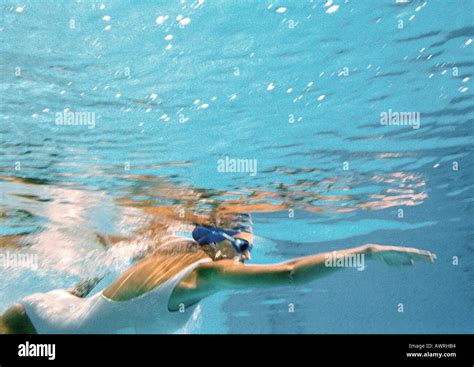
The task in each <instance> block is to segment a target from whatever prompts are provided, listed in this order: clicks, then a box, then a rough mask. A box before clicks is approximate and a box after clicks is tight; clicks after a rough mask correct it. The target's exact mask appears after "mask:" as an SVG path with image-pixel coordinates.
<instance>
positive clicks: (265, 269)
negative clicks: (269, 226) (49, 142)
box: [0, 225, 436, 334]
mask: <svg viewBox="0 0 474 367" xmlns="http://www.w3.org/2000/svg"><path fill="white" fill-rule="evenodd" d="M192 236H193V238H194V240H191V239H186V238H181V237H174V238H173V239H172V240H171V241H168V242H169V243H168V244H167V245H165V246H160V247H158V248H157V250H156V251H154V252H153V253H152V254H150V255H149V256H147V257H145V258H143V259H141V260H139V261H138V262H136V263H135V264H134V265H132V266H131V267H130V268H129V269H128V270H126V271H125V272H124V273H123V274H122V275H121V276H120V277H119V278H118V279H116V280H115V281H114V282H113V283H112V284H110V285H109V286H108V287H107V288H105V289H104V290H103V291H100V292H98V293H96V294H94V295H92V296H89V297H85V296H86V295H87V293H88V292H89V291H90V290H91V289H92V286H87V285H86V287H85V291H84V289H82V288H81V287H79V288H78V289H79V290H78V289H76V290H75V291H71V292H70V291H66V290H53V291H51V292H48V293H37V294H33V295H31V296H28V297H26V298H24V299H23V300H22V301H21V302H20V303H18V304H16V305H13V306H12V307H10V308H9V309H8V310H7V311H6V312H5V313H4V314H3V315H2V316H0V333H40V334H41V333H59V334H61V333H135V332H137V333H157V332H158V333H173V332H176V331H178V330H179V329H181V328H182V327H183V326H185V325H186V323H187V322H188V321H189V320H190V319H191V317H192V315H193V310H194V309H195V306H196V305H197V304H198V303H199V301H201V300H202V299H204V298H205V297H207V296H209V295H212V294H214V293H216V292H219V291H221V290H226V289H247V288H252V287H270V286H281V285H290V284H301V283H305V282H309V281H312V280H314V279H317V278H319V277H322V276H325V275H328V274H330V273H332V272H333V271H335V270H337V269H339V267H330V266H326V260H327V258H328V256H333V255H334V252H331V253H320V254H316V255H311V256H305V257H300V258H295V259H293V260H289V261H285V262H282V263H278V264H268V265H247V264H246V263H245V262H246V261H247V260H249V259H250V252H251V251H252V248H253V235H252V233H251V231H249V230H241V229H240V230H228V229H223V228H219V227H216V226H210V225H196V226H195V227H194V229H193V231H192ZM349 255H363V256H364V257H365V258H366V259H378V260H382V261H384V262H386V263H388V264H390V265H410V264H413V263H414V262H415V261H418V260H427V261H430V262H432V261H434V260H435V259H436V256H435V255H434V254H432V253H430V252H428V251H424V250H419V249H416V248H407V247H396V246H381V245H373V244H368V245H363V246H360V247H355V248H350V249H345V250H339V251H337V257H338V258H342V257H345V256H349ZM86 283H87V282H86ZM93 285H95V283H94V284H93ZM78 295H79V296H78Z"/></svg>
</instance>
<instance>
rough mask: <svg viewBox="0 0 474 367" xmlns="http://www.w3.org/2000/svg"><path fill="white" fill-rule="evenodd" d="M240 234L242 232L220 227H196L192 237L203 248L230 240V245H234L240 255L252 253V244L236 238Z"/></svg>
mask: <svg viewBox="0 0 474 367" xmlns="http://www.w3.org/2000/svg"><path fill="white" fill-rule="evenodd" d="M239 233H241V232H239V231H234V230H231V229H224V228H219V227H211V226H196V228H194V230H193V233H192V235H193V238H194V240H195V241H196V242H197V243H199V245H201V246H204V245H208V244H211V243H218V242H222V241H225V240H228V241H229V242H230V243H232V246H233V247H234V249H235V251H237V252H238V253H240V254H242V253H244V252H245V251H249V252H250V251H252V249H253V244H252V243H250V242H248V241H247V240H244V239H241V238H235V237H234V236H235V235H237V234H239Z"/></svg>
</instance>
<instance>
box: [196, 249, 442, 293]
mask: <svg viewBox="0 0 474 367" xmlns="http://www.w3.org/2000/svg"><path fill="white" fill-rule="evenodd" d="M358 254H360V255H364V261H365V260H368V259H378V260H382V261H384V262H385V263H387V264H389V265H412V264H414V263H415V261H418V260H425V261H428V262H433V261H434V260H435V259H436V255H435V254H432V253H431V252H429V251H424V250H419V249H416V248H408V247H397V246H381V245H373V244H368V245H364V246H360V247H355V248H351V249H346V250H339V251H336V252H327V253H321V254H316V255H310V256H305V257H300V258H296V259H293V260H289V261H286V262H283V263H279V264H271V265H243V264H240V263H234V262H233V261H232V260H222V261H216V262H212V263H207V264H204V265H202V266H201V267H200V268H199V269H198V278H200V279H202V280H205V281H206V283H208V284H213V285H214V286H217V287H222V288H248V287H267V286H271V285H287V284H299V283H305V282H308V281H311V280H313V279H316V278H319V277H322V276H325V275H328V274H330V273H332V272H334V271H335V270H337V269H341V268H340V267H335V266H334V267H331V266H327V265H326V260H327V259H328V257H329V256H333V257H334V256H336V257H338V258H339V257H341V256H347V255H358Z"/></svg>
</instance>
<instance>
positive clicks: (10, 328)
mask: <svg viewBox="0 0 474 367" xmlns="http://www.w3.org/2000/svg"><path fill="white" fill-rule="evenodd" d="M0 334H37V332H36V329H35V327H34V326H33V323H32V322H31V320H30V318H29V317H28V315H27V314H26V311H25V308H24V307H23V306H22V305H20V304H15V305H13V306H11V307H10V308H9V309H8V310H6V311H5V313H4V314H3V315H1V316H0Z"/></svg>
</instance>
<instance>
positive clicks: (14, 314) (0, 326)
mask: <svg viewBox="0 0 474 367" xmlns="http://www.w3.org/2000/svg"><path fill="white" fill-rule="evenodd" d="M331 254H334V253H333V252H332V253H321V254H316V255H310V256H305V257H300V258H296V259H293V260H289V261H285V262H282V263H278V264H268V265H245V264H243V263H240V262H235V261H234V260H228V259H224V260H219V261H212V262H206V263H203V264H201V265H199V266H198V267H197V268H196V269H195V270H194V271H193V272H192V273H191V274H189V275H188V276H187V277H185V278H184V279H183V280H182V281H181V282H180V283H179V284H178V286H177V287H176V288H175V290H174V291H173V294H172V295H171V298H170V300H169V309H170V310H171V311H173V310H176V309H178V308H179V305H180V304H184V305H191V304H194V303H196V302H199V301H200V300H202V299H203V298H205V297H207V296H209V295H211V294H213V293H216V292H218V291H220V290H224V289H248V288H255V287H270V286H281V285H288V284H303V283H307V282H309V281H312V280H314V279H318V278H320V277H323V276H325V275H329V274H331V273H332V272H334V271H336V270H337V269H340V268H339V267H328V266H326V264H325V262H326V259H327V256H328V255H331ZM351 254H361V255H362V254H363V255H364V256H365V257H366V259H379V260H382V261H384V262H386V263H387V264H389V265H412V264H414V263H415V262H416V261H420V260H424V261H429V262H433V261H434V260H435V259H436V256H435V255H434V254H432V253H430V252H428V251H424V250H419V249H416V248H407V247H397V246H380V245H373V244H368V245H364V246H360V247H355V248H350V249H346V250H339V251H337V256H345V255H351ZM207 257H208V255H207V254H206V253H205V252H204V251H202V250H200V249H199V248H198V249H197V250H196V251H193V252H191V253H188V254H184V255H183V254H176V255H174V256H170V255H169V254H168V255H164V254H155V255H152V256H150V257H147V258H145V259H142V260H140V261H139V262H137V263H136V264H135V265H133V266H132V267H131V268H130V269H128V270H127V271H126V272H125V273H124V274H123V275H122V276H120V277H119V279H117V280H116V281H115V282H114V283H113V284H112V285H110V286H109V287H108V288H106V289H105V290H104V292H103V294H104V296H105V297H107V298H109V299H111V300H114V301H126V300H129V299H132V298H134V297H138V296H140V295H141V294H144V293H146V292H149V291H151V290H152V289H154V288H156V287H157V286H159V284H161V283H162V282H163V281H165V280H166V279H169V278H170V277H171V276H173V275H174V274H176V273H178V272H179V271H180V270H182V269H184V268H185V267H186V266H188V265H189V264H191V263H193V262H195V261H198V260H200V259H205V258H207ZM0 333H35V329H34V326H33V325H32V323H31V321H30V320H29V318H28V316H27V315H26V313H25V310H24V308H23V307H22V306H21V305H14V306H12V307H11V308H10V309H8V310H7V311H6V312H5V314H4V315H3V316H0Z"/></svg>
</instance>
